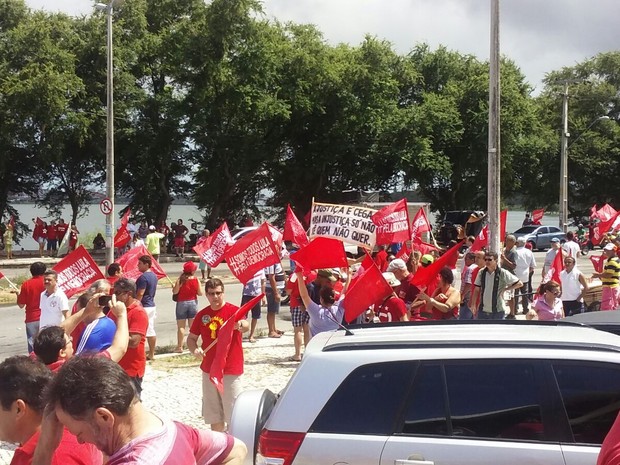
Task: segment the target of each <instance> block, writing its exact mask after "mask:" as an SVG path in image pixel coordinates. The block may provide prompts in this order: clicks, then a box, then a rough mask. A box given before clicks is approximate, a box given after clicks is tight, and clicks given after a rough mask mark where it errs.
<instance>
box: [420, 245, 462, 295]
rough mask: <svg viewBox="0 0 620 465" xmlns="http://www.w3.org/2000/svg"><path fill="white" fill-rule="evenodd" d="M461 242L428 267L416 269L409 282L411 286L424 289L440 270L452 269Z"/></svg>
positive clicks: (457, 256)
mask: <svg viewBox="0 0 620 465" xmlns="http://www.w3.org/2000/svg"><path fill="white" fill-rule="evenodd" d="M463 242H464V241H461V242H459V243H458V244H455V245H453V246H452V247H451V248H449V249H448V250H447V251H446V253H444V254H443V255H442V256H441V257H439V258H438V259H437V260H435V261H434V262H433V263H431V264H430V265H429V266H427V267H420V268H418V271H416V273H415V275H414V276H413V279H412V280H411V284H413V285H414V286H417V287H418V288H419V289H422V288H424V289H426V288H427V287H428V285H429V284H431V283H432V282H433V281H435V279H436V278H437V275H438V274H439V270H441V269H442V268H443V267H444V266H447V267H449V268H450V269H453V268H454V266H455V264H456V261H457V260H458V258H459V249H460V248H461V246H462V245H463Z"/></svg>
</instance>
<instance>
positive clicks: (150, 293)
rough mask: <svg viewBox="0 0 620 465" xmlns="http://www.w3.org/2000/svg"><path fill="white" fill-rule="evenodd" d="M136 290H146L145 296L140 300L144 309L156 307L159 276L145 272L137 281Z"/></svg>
mask: <svg viewBox="0 0 620 465" xmlns="http://www.w3.org/2000/svg"><path fill="white" fill-rule="evenodd" d="M136 289H137V290H138V291H139V290H140V289H144V295H142V299H140V303H142V306H143V307H154V306H155V292H156V291H157V276H156V275H155V273H153V272H152V271H145V272H144V273H142V275H141V276H140V277H139V278H138V279H137V280H136Z"/></svg>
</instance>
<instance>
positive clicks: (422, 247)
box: [411, 236, 439, 255]
mask: <svg viewBox="0 0 620 465" xmlns="http://www.w3.org/2000/svg"><path fill="white" fill-rule="evenodd" d="M411 247H412V248H413V250H418V251H420V253H421V254H422V255H424V254H427V253H431V252H432V251H433V250H437V251H439V249H438V248H437V247H435V246H434V245H433V244H429V243H427V242H422V239H420V237H419V236H417V237H415V238H414V239H413V240H412V241H411Z"/></svg>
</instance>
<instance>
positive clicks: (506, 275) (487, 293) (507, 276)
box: [475, 267, 519, 313]
mask: <svg viewBox="0 0 620 465" xmlns="http://www.w3.org/2000/svg"><path fill="white" fill-rule="evenodd" d="M483 270H486V271H483ZM495 273H500V275H499V283H498V286H497V292H498V295H497V309H493V283H494V281H495ZM483 276H484V277H485V283H484V295H483V296H482V297H481V301H482V304H483V308H482V311H483V312H485V313H492V312H493V311H494V310H495V311H496V312H499V313H506V311H507V310H508V305H506V302H505V301H504V299H503V298H502V296H503V293H504V290H505V289H506V288H507V287H509V286H512V285H513V284H515V283H516V282H517V281H519V278H517V277H516V276H515V275H513V274H512V273H510V272H508V271H506V270H505V269H503V268H500V267H497V268H496V270H495V272H493V273H490V272H489V271H488V269H486V268H483V269H482V270H480V272H479V273H478V276H476V281H475V285H476V286H477V287H482V277H483Z"/></svg>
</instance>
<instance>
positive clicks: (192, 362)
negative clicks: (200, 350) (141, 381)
mask: <svg viewBox="0 0 620 465" xmlns="http://www.w3.org/2000/svg"><path fill="white" fill-rule="evenodd" d="M151 366H152V367H153V368H156V369H158V370H170V369H173V368H188V367H198V366H200V360H198V359H197V358H196V357H194V356H193V355H190V354H179V355H174V356H172V357H165V358H157V357H156V358H155V360H153V361H152V362H151Z"/></svg>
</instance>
